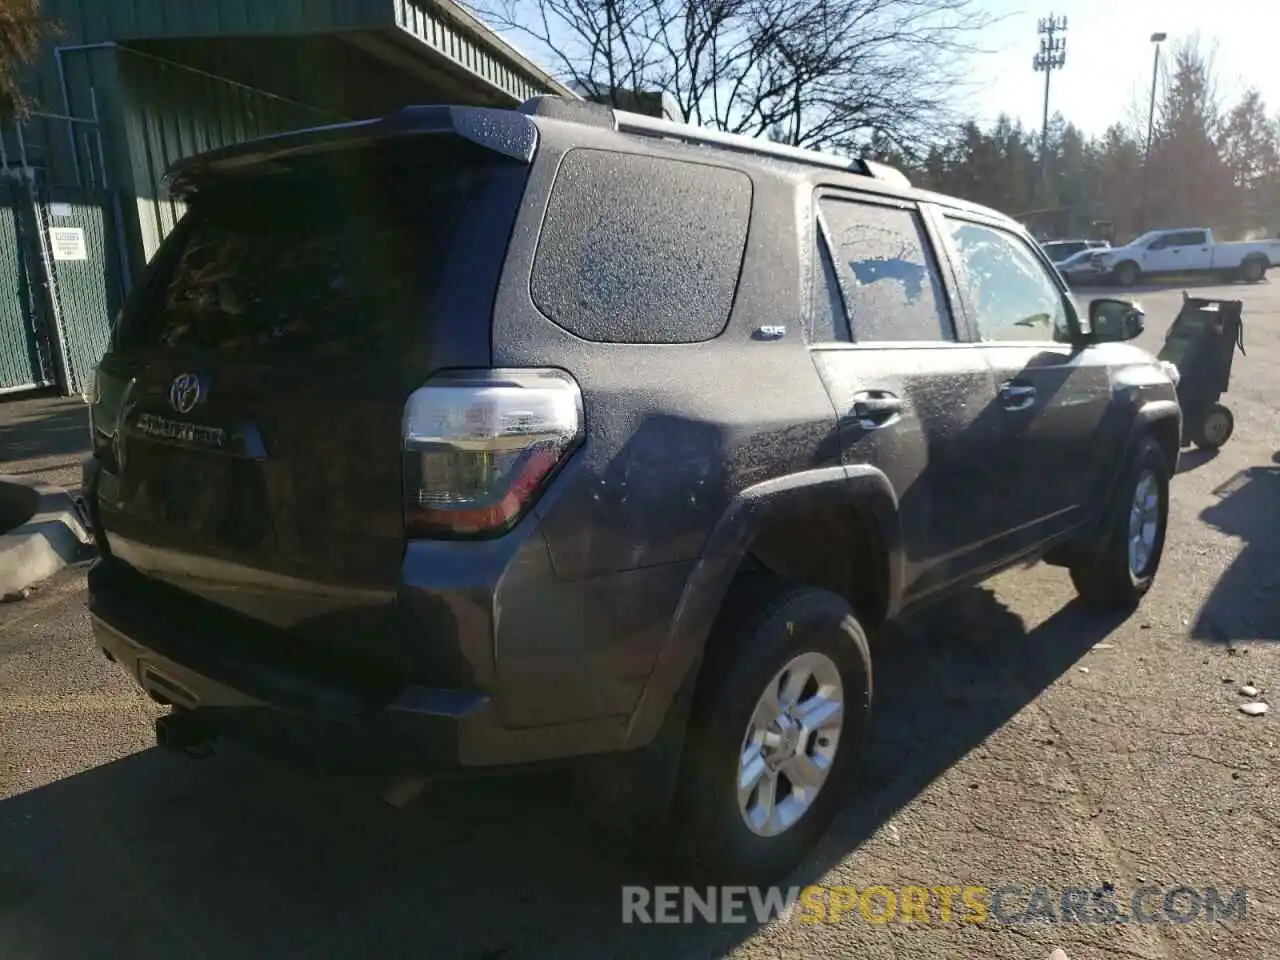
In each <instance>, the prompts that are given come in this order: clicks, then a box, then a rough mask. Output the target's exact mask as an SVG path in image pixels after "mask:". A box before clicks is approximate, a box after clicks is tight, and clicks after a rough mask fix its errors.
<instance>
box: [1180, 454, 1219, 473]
mask: <svg viewBox="0 0 1280 960" xmlns="http://www.w3.org/2000/svg"><path fill="white" fill-rule="evenodd" d="M1219 452H1220V451H1218V450H1199V449H1195V448H1193V449H1191V450H1183V451H1182V453H1181V454H1180V455H1179V456H1178V473H1190V472H1191V471H1192V470H1195V469H1197V468H1199V467H1203V466H1204V465H1205V464H1206V463H1208V462H1209V461H1211V460H1213V459H1214V458H1216V457H1217V456H1218V454H1219Z"/></svg>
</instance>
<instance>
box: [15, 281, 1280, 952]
mask: <svg viewBox="0 0 1280 960" xmlns="http://www.w3.org/2000/svg"><path fill="white" fill-rule="evenodd" d="M1215 294H1216V295H1222V296H1232V297H1239V298H1242V299H1244V300H1245V301H1246V320H1247V322H1248V323H1249V327H1248V328H1247V336H1246V349H1247V350H1248V356H1247V357H1245V358H1240V357H1237V361H1236V368H1235V380H1234V383H1233V388H1234V389H1233V391H1232V393H1231V394H1230V395H1229V396H1228V397H1227V401H1228V403H1229V404H1230V406H1231V407H1232V409H1233V410H1234V412H1235V414H1236V420H1237V429H1236V436H1235V438H1233V439H1232V441H1231V442H1230V443H1229V444H1228V445H1227V446H1226V447H1225V448H1224V449H1223V451H1222V452H1221V453H1220V454H1219V455H1218V456H1217V457H1215V458H1205V457H1202V456H1199V455H1197V454H1185V455H1184V463H1183V466H1182V470H1181V472H1180V474H1179V476H1178V477H1177V478H1176V479H1175V481H1174V487H1173V501H1174V502H1173V512H1172V521H1171V531H1170V537H1169V543H1168V547H1167V551H1166V554H1165V561H1164V567H1163V570H1162V572H1161V576H1160V578H1159V581H1158V583H1157V586H1156V588H1155V589H1154V591H1153V592H1152V594H1151V595H1150V596H1149V597H1148V598H1147V600H1146V601H1145V603H1144V604H1143V605H1142V607H1141V608H1140V609H1139V611H1138V612H1137V613H1135V614H1134V615H1132V616H1131V617H1129V618H1128V619H1126V620H1123V621H1118V620H1116V619H1107V618H1105V617H1099V616H1098V615H1096V614H1091V613H1089V612H1087V611H1085V610H1082V609H1079V608H1078V607H1077V606H1076V605H1075V604H1073V603H1072V602H1071V598H1072V591H1071V587H1070V584H1069V582H1068V580H1067V577H1066V575H1065V573H1063V572H1061V571H1058V570H1054V569H1050V568H1046V567H1043V566H1039V567H1034V568H1032V569H1029V570H1020V571H1013V572H1010V573H1007V574H1005V575H1003V576H1001V577H1000V578H998V579H997V580H995V581H993V582H992V583H990V584H988V585H986V586H984V587H982V588H978V589H976V590H973V591H970V592H969V593H967V594H966V595H965V596H963V597H960V598H958V599H956V600H955V601H952V602H948V603H947V604H946V605H945V606H944V607H940V608H938V609H937V610H935V611H934V612H933V613H932V614H931V615H929V616H928V618H927V619H923V620H920V621H918V622H916V623H914V624H911V625H908V626H907V627H906V628H904V629H903V630H901V631H900V632H899V633H898V634H895V635H894V636H893V637H886V638H884V639H883V640H882V642H881V643H880V645H879V646H880V649H878V650H877V658H878V659H877V669H878V671H879V673H878V676H877V692H878V694H879V697H880V701H879V704H878V715H877V728H878V730H877V736H876V743H875V747H874V750H873V765H872V775H871V777H870V779H869V782H867V783H865V784H862V785H861V786H860V787H859V790H858V792H857V794H856V795H854V796H851V797H850V799H849V803H848V805H847V807H846V810H845V812H844V814H843V815H842V816H841V818H840V819H839V820H838V822H837V824H836V827H835V829H834V830H833V831H832V833H831V835H830V837H829V838H828V839H827V841H826V842H825V843H824V845H823V846H822V848H821V849H820V850H819V851H818V852H817V853H816V855H815V856H814V857H813V858H812V861H811V862H810V863H809V864H808V865H807V866H806V867H805V868H804V869H803V870H802V871H801V872H800V874H799V875H798V876H797V877H796V878H795V879H794V880H793V881H792V882H794V883H796V884H798V885H804V884H808V883H822V884H828V885H847V886H852V887H856V888H859V889H862V888H865V887H867V886H869V885H875V884H883V885H887V886H889V887H891V888H899V887H901V886H903V885H919V886H923V887H926V888H933V887H938V886H940V885H954V886H957V887H964V886H969V885H980V886H985V887H987V888H992V889H994V888H998V887H1001V886H1004V885H1011V884H1012V885H1018V886H1019V887H1021V888H1022V891H1023V892H1022V895H1021V897H1020V898H1019V897H1016V896H1015V897H1013V898H1012V900H1011V902H1012V903H1013V904H1014V905H1015V906H1022V907H1025V906H1026V903H1027V897H1028V893H1029V891H1030V890H1031V889H1032V888H1033V887H1035V886H1036V885H1043V886H1045V887H1047V888H1048V889H1049V891H1050V896H1051V899H1052V900H1053V902H1054V904H1055V906H1056V905H1057V903H1058V897H1059V892H1060V891H1061V890H1062V889H1063V888H1066V887H1083V888H1089V889H1093V888H1097V887H1100V886H1102V885H1104V884H1111V885H1113V886H1114V891H1115V892H1114V897H1115V900H1116V901H1117V902H1118V903H1119V904H1120V905H1121V910H1122V911H1124V912H1127V909H1128V904H1129V898H1130V897H1131V895H1132V894H1133V892H1134V891H1135V890H1136V889H1137V888H1138V887H1140V886H1141V885H1142V884H1146V883H1149V884H1156V885H1159V886H1160V887H1161V888H1162V892H1161V896H1156V897H1154V898H1152V899H1151V900H1150V901H1149V903H1150V905H1151V906H1153V907H1159V905H1160V904H1161V903H1162V899H1163V898H1162V894H1163V890H1167V889H1169V888H1172V887H1174V886H1176V885H1186V886H1188V887H1191V888H1194V889H1196V890H1199V891H1204V890H1205V888H1206V887H1209V886H1216V887H1217V888H1219V889H1220V890H1222V891H1223V896H1224V899H1226V898H1227V897H1228V896H1229V894H1230V893H1231V892H1232V891H1234V889H1235V888H1236V887H1238V886H1245V887H1248V888H1249V893H1248V911H1247V916H1246V917H1245V918H1244V919H1235V920H1229V921H1226V922H1216V923H1209V922H1205V921H1204V919H1203V916H1200V917H1197V918H1193V919H1192V920H1191V921H1190V922H1187V923H1178V922H1173V921H1172V920H1171V919H1169V918H1168V917H1164V918H1162V919H1160V920H1159V922H1155V923H1135V922H1129V923H1095V924H1082V923H1052V922H1048V921H1047V920H1045V919H1039V920H1036V921H1035V922H1028V923H1021V924H1018V923H1001V922H997V921H996V919H995V918H993V917H990V918H988V921H987V922H985V923H963V922H959V921H958V920H957V919H955V918H953V919H952V920H951V921H950V922H947V923H942V922H931V923H921V922H916V923H900V922H892V923H888V924H877V923H872V922H868V921H867V920H866V919H864V918H863V917H862V916H860V915H859V911H857V910H854V911H852V912H851V913H849V914H848V915H846V916H845V917H843V918H842V919H841V921H840V922H838V923H820V924H810V923H805V922H802V920H801V919H800V917H798V916H796V915H793V916H792V917H791V918H790V919H789V920H778V921H774V922H772V923H769V924H766V925H763V926H760V925H757V924H754V923H751V924H737V925H719V926H708V925H703V924H700V925H694V926H686V925H677V926H623V925H622V924H621V923H620V912H621V909H620V904H621V891H620V888H621V886H622V885H624V884H653V883H655V882H657V881H658V878H656V877H654V876H653V875H652V874H650V873H649V872H648V871H647V870H646V868H645V867H644V866H643V864H642V863H640V862H639V861H637V860H635V859H633V858H630V857H628V856H627V855H625V854H624V853H623V852H622V851H620V850H619V849H618V848H617V847H616V846H615V845H614V844H612V843H611V842H610V841H608V840H607V838H605V837H602V836H601V835H600V834H599V833H597V832H596V831H594V830H593V829H591V828H590V827H587V826H585V825H584V823H583V822H582V821H581V820H579V819H578V818H577V816H576V815H575V813H574V810H573V807H572V806H571V805H570V804H569V802H568V793H567V790H566V785H565V783H564V781H563V778H562V777H558V776H539V777H526V778H522V779H518V780H493V781H479V782H459V783H449V784H442V785H438V786H436V787H433V788H432V790H431V791H430V792H429V793H428V794H427V795H426V796H425V797H423V798H422V799H421V800H420V801H419V802H418V803H417V804H416V805H414V806H412V807H410V808H409V809H408V810H406V811H404V812H401V813H396V812H394V811H392V810H390V809H389V808H387V807H385V806H384V805H382V804H381V803H379V802H378V801H377V800H376V799H375V798H374V797H373V796H372V794H371V792H370V790H369V788H368V786H367V785H363V784H358V783H352V782H345V781H334V780H325V779H319V778H314V777H309V776H302V775H299V774H295V773H292V772H285V771H281V770H278V769H275V768H272V767H270V766H268V765H266V764H265V763H263V762H261V761H259V760H257V759H255V758H253V757H251V756H247V755H243V754H240V753H236V752H222V753H219V754H218V756H217V757H216V758H214V759H212V760H207V761H203V762H196V761H190V760H183V759H178V758H174V757H170V756H166V755H162V754H161V753H159V752H158V751H156V750H154V749H152V748H150V746H149V737H150V728H149V719H150V718H151V717H152V716H154V715H155V712H156V711H155V708H153V707H152V706H150V705H149V704H148V703H147V702H146V701H144V700H143V699H142V698H141V697H140V696H139V695H138V694H137V693H135V691H134V690H133V688H132V686H131V685H130V684H129V683H128V682H127V681H126V680H125V679H124V678H123V677H122V676H120V675H118V674H117V672H116V671H115V669H114V668H111V667H109V666H108V665H107V664H105V663H104V662H103V661H102V660H101V659H100V658H99V657H98V656H96V655H95V654H93V652H92V651H91V648H90V644H89V638H88V625H87V621H86V616H85V613H84V610H83V570H68V571H65V572H64V573H63V574H62V575H60V576H59V577H58V578H57V579H55V580H54V581H52V582H50V583H48V584H46V585H45V586H44V587H43V588H42V589H41V590H39V591H38V592H37V593H36V594H35V595H33V597H32V598H31V600H29V601H27V602H26V603H23V604H12V605H8V606H3V607H0V957H4V958H6V960H8V958H14V960H26V958H63V957H66V958H75V960H79V958H82V957H85V956H121V957H125V956H127V957H131V958H135V960H143V958H150V957H157V958H160V957H164V958H168V957H171V956H174V955H177V954H185V955H188V956H192V957H211V958H221V957H236V958H239V957H246V956H291V957H330V956H334V957H337V956H357V955H375V954H376V955H378V956H382V957H392V956H410V955H412V956H414V957H463V958H475V960H479V958H497V957H507V958H517V957H520V958H523V957H554V958H567V957H597V956H601V957H603V956H614V957H621V956H637V957H638V956H664V957H671V958H677V957H721V956H732V957H735V958H744V960H745V958H752V960H755V958H777V957H814V958H827V957H831V958H835V957H858V958H865V960H876V958H895V960H903V958H910V960H915V958H920V960H928V958H939V960H941V958H948V960H956V958H966V960H967V958H975V957H982V958H988V957H990V958H1002V960H1003V958H1009V960H1014V958H1027V960H1046V958H1048V957H1049V956H1050V954H1051V952H1052V951H1053V950H1054V949H1055V948H1059V947H1060V948H1062V949H1063V950H1064V951H1065V954H1066V956H1067V957H1069V958H1070V960H1081V958H1113V957H1133V958H1152V960H1155V958H1193V957H1220V958H1232V960H1236V958H1244V957H1275V956H1280V953H1277V950H1278V949H1280V948H1277V947H1276V946H1275V945H1276V944H1280V907H1278V906H1277V904H1278V903H1280V880H1277V878H1276V876H1275V867H1276V864H1277V863H1280V850H1278V849H1277V848H1278V846H1280V813H1277V810H1280V788H1278V787H1277V781H1276V779H1275V777H1274V776H1273V771H1274V769H1275V768H1276V761H1277V759H1278V758H1280V748H1278V747H1277V740H1278V739H1280V727H1277V724H1278V723H1280V708H1277V709H1275V710H1273V711H1272V712H1271V713H1270V714H1269V715H1267V716H1263V717H1248V716H1245V715H1244V714H1242V713H1240V712H1239V710H1238V706H1239V704H1240V703H1242V702H1243V701H1244V700H1245V698H1244V697H1242V696H1241V695H1240V694H1239V693H1238V689H1239V688H1240V687H1241V686H1242V685H1244V684H1246V683H1252V684H1253V685H1255V686H1256V687H1258V688H1259V689H1260V696H1261V698H1262V699H1263V700H1265V699H1267V698H1268V695H1269V694H1273V693H1274V692H1276V691H1277V690H1280V648H1278V647H1277V643H1276V641H1277V640H1280V606H1278V605H1277V593H1276V591H1277V577H1276V576H1275V570H1276V561H1277V559H1278V558H1280V557H1278V554H1280V520H1277V513H1276V509H1275V508H1276V505H1277V503H1278V502H1280V466H1277V465H1276V464H1275V463H1274V462H1273V454H1275V453H1276V448H1277V446H1280V443H1278V442H1277V437H1276V432H1275V429H1274V423H1275V414H1274V412H1273V411H1274V410H1276V408H1277V400H1280V385H1277V381H1275V380H1272V379H1271V377H1272V376H1274V375H1275V374H1274V373H1273V371H1275V370H1277V369H1280V334H1278V333H1277V331H1278V330H1280V277H1277V278H1276V279H1274V280H1273V281H1272V282H1271V283H1268V284H1262V285H1259V286H1256V287H1243V286H1233V287H1230V288H1225V289H1222V290H1214V291H1211V292H1209V295H1215ZM1082 298H1083V295H1082ZM1141 299H1142V301H1143V303H1144V306H1145V307H1146V309H1147V311H1148V316H1149V318H1150V329H1149V331H1148V333H1147V334H1146V335H1145V336H1144V338H1143V342H1144V344H1145V345H1148V346H1152V347H1153V348H1154V347H1158V345H1159V343H1160V339H1161V337H1162V335H1163V332H1164V330H1165V328H1166V327H1167V323H1168V321H1169V320H1171V319H1172V317H1173V315H1174V313H1175V312H1176V310H1177V300H1178V293H1177V291H1165V292H1143V293H1142V294H1141ZM0 429H3V427H2V425H0ZM1183 896H1184V900H1183V901H1182V903H1183V904H1184V905H1185V904H1186V903H1187V902H1188V901H1187V900H1186V897H1187V896H1188V895H1185V894H1184V895H1183ZM933 916H934V917H935V918H936V917H937V911H936V909H935V910H934V912H933Z"/></svg>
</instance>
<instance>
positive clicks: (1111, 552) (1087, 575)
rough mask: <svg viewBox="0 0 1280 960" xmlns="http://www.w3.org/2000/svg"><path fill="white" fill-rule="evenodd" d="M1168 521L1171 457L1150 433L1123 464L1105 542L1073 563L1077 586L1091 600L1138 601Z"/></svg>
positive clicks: (1152, 576) (1148, 585) (1161, 548)
mask: <svg viewBox="0 0 1280 960" xmlns="http://www.w3.org/2000/svg"><path fill="white" fill-rule="evenodd" d="M1168 522H1169V461H1168V458H1166V457H1165V455H1164V451H1163V450H1162V449H1161V448H1160V444H1158V443H1156V441H1155V440H1153V439H1151V438H1150V437H1148V438H1146V439H1144V440H1142V441H1141V443H1140V444H1139V445H1138V449H1137V451H1136V452H1135V453H1134V455H1133V458H1132V459H1131V460H1130V462H1129V465H1128V467H1127V468H1126V469H1125V474H1124V477H1123V478H1122V480H1121V483H1120V486H1119V488H1118V490H1117V491H1116V499H1115V501H1114V502H1113V504H1112V508H1111V511H1110V513H1109V515H1108V518H1107V531H1106V540H1105V541H1104V544H1103V546H1102V547H1101V549H1099V550H1098V551H1097V552H1096V553H1093V554H1091V555H1086V556H1083V557H1081V558H1080V559H1079V560H1078V561H1077V562H1076V563H1074V564H1073V565H1072V566H1071V582H1072V583H1073V584H1075V588H1076V591H1077V592H1078V593H1079V594H1080V596H1081V597H1082V598H1084V599H1085V600H1088V601H1091V602H1094V603H1099V604H1106V605H1128V604H1136V603H1137V602H1138V601H1139V600H1141V599H1142V598H1143V597H1144V596H1145V595H1146V593H1147V591H1148V590H1150V589H1151V584H1152V583H1153V582H1154V581H1155V576H1156V572H1157V571H1158V570H1159V569H1160V558H1161V556H1162V555H1163V554H1164V538H1165V529H1166V527H1167V525H1168Z"/></svg>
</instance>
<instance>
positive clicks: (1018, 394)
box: [1000, 380, 1036, 410]
mask: <svg viewBox="0 0 1280 960" xmlns="http://www.w3.org/2000/svg"><path fill="white" fill-rule="evenodd" d="M1035 402H1036V388H1035V387H1033V386H1031V384H1029V383H1019V382H1018V381H1016V380H1009V381H1007V382H1006V383H1003V384H1001V385H1000V403H1001V405H1002V406H1003V407H1004V408H1005V409H1006V410H1026V409H1027V408H1028V407H1030V406H1033V405H1034V404H1035Z"/></svg>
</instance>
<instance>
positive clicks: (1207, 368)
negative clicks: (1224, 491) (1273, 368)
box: [1159, 293, 1244, 450]
mask: <svg viewBox="0 0 1280 960" xmlns="http://www.w3.org/2000/svg"><path fill="white" fill-rule="evenodd" d="M1243 308H1244V304H1243V303H1242V302H1241V301H1239V300H1208V299H1203V298H1200V297H1190V296H1188V295H1187V294H1186V293H1184V294H1183V295H1182V310H1180V311H1179V313H1178V316H1177V318H1176V319H1175V320H1174V321H1173V326H1171V327H1170V328H1169V332H1168V334H1166V335H1165V338H1164V346H1163V347H1162V348H1161V350H1160V355H1159V358H1160V359H1161V360H1165V361H1168V362H1169V363H1172V364H1173V365H1174V366H1176V367H1177V368H1178V374H1179V380H1178V405H1179V406H1181V407H1182V441H1183V444H1184V445H1186V444H1187V443H1194V444H1195V445H1196V446H1197V447H1199V448H1201V449H1202V450H1217V449H1218V448H1219V447H1221V446H1222V445H1223V444H1224V443H1226V442H1227V441H1228V440H1230V439H1231V434H1232V433H1233V432H1234V431H1235V417H1234V416H1232V414H1231V411H1230V410H1229V409H1227V408H1226V407H1225V406H1223V405H1222V404H1221V403H1220V402H1219V401H1220V399H1221V397H1222V395H1223V394H1224V393H1226V392H1227V387H1228V386H1229V385H1230V382H1231V362H1232V360H1233V359H1234V358H1235V352H1236V349H1237V348H1239V350H1240V353H1241V354H1242V355H1243V354H1244V317H1243Z"/></svg>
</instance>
